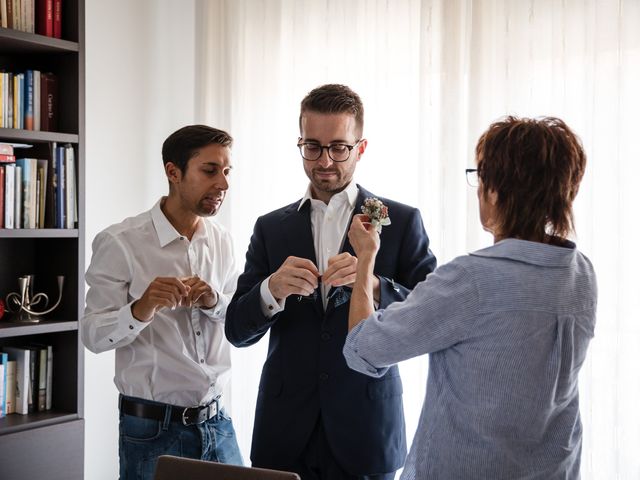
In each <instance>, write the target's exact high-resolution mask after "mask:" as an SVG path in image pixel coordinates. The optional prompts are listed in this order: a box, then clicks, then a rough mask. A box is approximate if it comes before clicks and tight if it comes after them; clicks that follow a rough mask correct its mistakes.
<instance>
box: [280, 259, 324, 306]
mask: <svg viewBox="0 0 640 480" xmlns="http://www.w3.org/2000/svg"><path fill="white" fill-rule="evenodd" d="M319 276H320V272H318V269H317V268H316V266H315V265H314V264H313V262H312V261H311V260H309V259H307V258H299V257H288V258H287V259H286V260H285V261H284V262H283V264H282V265H281V266H280V268H279V269H278V270H276V272H275V273H274V274H273V275H271V278H270V279H269V290H270V291H271V295H273V296H274V298H275V299H276V300H278V301H281V300H284V299H285V298H287V297H288V296H289V295H311V294H312V293H313V291H314V290H315V289H316V287H317V286H318V277H319Z"/></svg>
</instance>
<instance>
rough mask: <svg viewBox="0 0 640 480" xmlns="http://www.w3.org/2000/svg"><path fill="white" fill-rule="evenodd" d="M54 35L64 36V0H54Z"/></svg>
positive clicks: (57, 36)
mask: <svg viewBox="0 0 640 480" xmlns="http://www.w3.org/2000/svg"><path fill="white" fill-rule="evenodd" d="M53 36H54V37H55V38H62V0H53Z"/></svg>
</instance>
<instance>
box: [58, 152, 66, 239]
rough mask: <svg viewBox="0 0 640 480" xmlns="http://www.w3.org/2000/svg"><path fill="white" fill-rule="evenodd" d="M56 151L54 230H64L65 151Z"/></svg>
mask: <svg viewBox="0 0 640 480" xmlns="http://www.w3.org/2000/svg"><path fill="white" fill-rule="evenodd" d="M56 150H57V151H56V178H57V183H56V228H65V226H66V223H67V219H66V218H65V212H66V208H65V198H66V193H65V185H66V175H65V155H64V150H65V149H64V147H57V149H56Z"/></svg>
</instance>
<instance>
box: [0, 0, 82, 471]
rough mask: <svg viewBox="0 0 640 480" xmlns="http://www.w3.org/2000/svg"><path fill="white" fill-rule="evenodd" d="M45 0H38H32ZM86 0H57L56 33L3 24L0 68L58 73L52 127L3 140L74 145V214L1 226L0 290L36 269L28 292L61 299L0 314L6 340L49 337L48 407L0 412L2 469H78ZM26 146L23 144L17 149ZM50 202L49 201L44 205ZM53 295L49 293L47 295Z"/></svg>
mask: <svg viewBox="0 0 640 480" xmlns="http://www.w3.org/2000/svg"><path fill="white" fill-rule="evenodd" d="M43 3H44V2H40V1H36V2H35V5H36V8H38V5H39V4H43ZM84 8H85V5H84V0H63V1H62V21H61V24H62V38H52V37H47V36H43V35H38V34H35V33H28V32H25V31H19V30H14V29H7V28H0V72H24V71H26V70H38V71H41V72H52V73H53V74H54V75H55V76H56V77H57V82H58V93H57V100H58V102H57V103H58V107H57V114H58V124H57V128H56V129H55V131H37V130H25V129H15V128H0V143H22V144H29V145H32V148H31V149H29V150H28V151H29V152H31V153H26V154H23V151H19V150H16V157H18V158H20V157H21V156H28V157H31V156H33V157H35V158H42V159H45V158H46V159H49V158H50V157H48V156H46V155H47V152H49V151H50V148H51V145H52V143H53V142H55V143H56V144H58V145H71V146H72V147H73V152H74V155H75V173H76V183H75V190H76V196H77V222H76V223H75V224H74V228H34V229H9V228H7V229H1V228H0V298H1V299H3V300H5V298H6V296H7V294H9V293H10V292H16V291H18V277H20V276H23V275H34V292H44V293H46V294H47V295H48V296H49V298H50V299H53V301H55V299H56V298H57V283H56V277H57V276H58V275H64V277H65V279H64V287H63V293H62V300H61V303H60V305H59V306H58V307H57V308H56V309H55V310H54V311H53V312H51V313H50V314H48V315H45V316H43V317H42V320H41V321H40V322H38V323H25V322H19V321H17V318H16V315H15V314H7V313H5V314H4V316H3V317H2V318H1V319H0V351H2V350H3V348H4V347H20V346H29V345H34V344H38V345H50V346H52V351H53V361H52V373H53V374H52V388H51V393H52V401H51V409H50V410H44V411H35V412H34V413H29V414H24V415H23V414H17V413H13V414H9V415H6V416H4V417H2V418H0V477H1V478H3V479H4V478H6V479H13V478H15V479H18V478H20V479H22V478H25V479H26V478H47V479H49V480H53V479H61V480H62V479H65V480H69V479H82V478H83V477H84V349H83V346H82V342H81V340H80V332H79V328H80V326H79V319H80V317H81V315H82V312H83V309H84V256H85V246H84V243H85V240H84V237H85V222H84V219H85V206H84V203H85V165H86V158H85V138H86V137H85V57H84V55H85V52H84V49H85V47H84V36H85V35H84V33H85V32H84V29H85V25H84V23H85V22H84V19H85V11H84ZM24 152H26V150H25V151H24ZM49 207H50V206H49V205H47V208H49ZM51 303H53V302H51Z"/></svg>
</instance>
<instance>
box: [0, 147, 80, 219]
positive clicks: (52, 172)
mask: <svg viewBox="0 0 640 480" xmlns="http://www.w3.org/2000/svg"><path fill="white" fill-rule="evenodd" d="M13 148H14V146H13V145H12V144H7V143H0V152H6V153H0V155H1V156H0V228H5V229H17V228H74V227H75V225H76V222H77V221H78V204H77V194H76V185H77V184H76V162H75V150H74V148H73V146H72V145H71V144H65V145H60V146H58V144H57V143H56V142H52V143H50V146H49V158H26V157H25V158H16V155H15V154H14V150H13ZM3 158H4V159H5V160H2V159H3Z"/></svg>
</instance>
